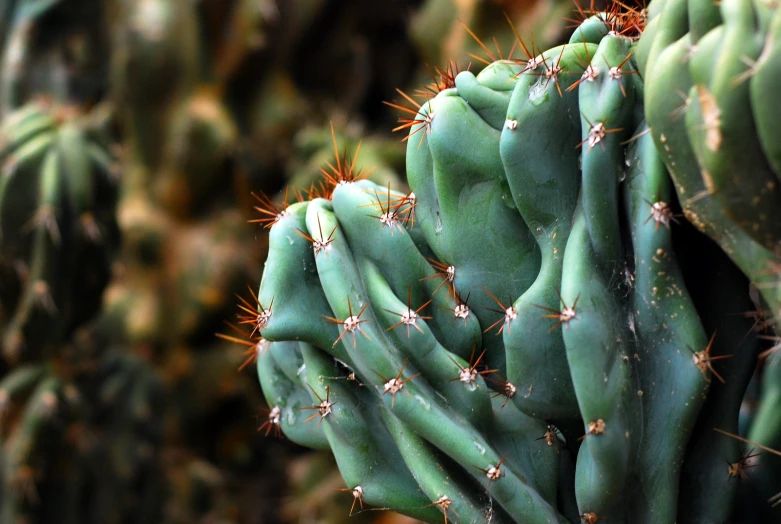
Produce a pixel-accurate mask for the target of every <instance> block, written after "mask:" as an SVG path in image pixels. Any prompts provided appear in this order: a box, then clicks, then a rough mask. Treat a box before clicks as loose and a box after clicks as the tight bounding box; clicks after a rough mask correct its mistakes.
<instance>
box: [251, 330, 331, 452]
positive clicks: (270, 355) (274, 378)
mask: <svg viewBox="0 0 781 524" xmlns="http://www.w3.org/2000/svg"><path fill="white" fill-rule="evenodd" d="M291 355H292V357H293V358H294V359H297V360H299V361H300V363H301V364H303V360H302V357H301V351H300V350H299V348H298V342H274V343H272V344H271V346H270V347H269V349H268V351H266V352H265V353H263V354H262V355H260V356H259V357H258V360H257V372H258V379H259V381H260V387H261V388H262V390H263V396H264V397H265V399H266V402H267V403H268V405H269V407H270V408H271V410H272V412H270V413H269V417H268V420H265V421H263V422H262V423H261V425H260V426H259V429H258V431H261V430H260V428H264V431H265V430H266V429H269V430H271V431H274V432H276V429H277V428H278V429H279V430H280V431H281V432H282V433H283V434H284V435H285V436H286V437H287V438H289V439H290V440H291V441H292V442H295V443H296V444H299V445H301V446H306V447H310V448H312V449H330V445H329V443H328V440H327V439H326V436H325V433H323V428H322V426H318V425H317V424H304V420H306V419H307V418H308V417H309V413H308V412H306V411H303V410H302V408H305V407H307V406H309V405H310V404H311V401H310V393H309V391H308V389H307V387H306V386H305V385H304V382H303V380H302V378H301V376H300V375H298V373H297V370H293V375H292V376H291V375H290V373H289V372H290V369H287V370H286V369H285V366H283V365H280V364H279V363H278V362H277V358H279V359H281V360H282V361H283V362H286V361H287V362H289V361H290V357H291ZM298 369H300V365H299V368H298ZM285 371H288V373H286V372H285ZM275 409H276V410H278V412H277V411H273V410H275ZM272 414H273V416H271V415H272ZM271 431H269V433H270V432H271Z"/></svg>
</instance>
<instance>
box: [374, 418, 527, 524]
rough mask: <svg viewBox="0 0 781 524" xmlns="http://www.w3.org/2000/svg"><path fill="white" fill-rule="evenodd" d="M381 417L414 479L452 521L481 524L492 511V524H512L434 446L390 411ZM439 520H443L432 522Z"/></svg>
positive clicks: (478, 487)
mask: <svg viewBox="0 0 781 524" xmlns="http://www.w3.org/2000/svg"><path fill="white" fill-rule="evenodd" d="M380 414H381V416H382V420H383V422H384V423H385V425H386V426H387V427H388V430H389V431H390V433H391V435H392V436H393V438H394V440H395V441H396V445H397V446H398V448H399V451H400V452H401V454H402V456H403V457H404V461H405V462H406V463H407V466H408V467H409V469H410V471H411V472H412V474H413V475H414V477H415V480H416V481H417V482H418V484H420V487H421V489H422V490H423V491H424V492H425V493H426V495H427V496H428V497H429V499H431V500H432V501H433V503H435V502H438V501H439V502H440V504H439V505H436V504H435V506H436V507H437V508H439V510H440V511H442V512H443V513H445V514H447V515H448V516H449V521H454V522H460V521H462V520H463V521H465V522H482V521H484V520H485V519H486V518H487V515H486V512H487V510H488V509H491V510H492V519H491V521H492V522H494V521H495V522H497V523H502V522H513V520H512V519H511V518H510V517H509V516H507V515H506V514H505V513H504V511H503V510H502V508H501V506H494V507H492V506H491V505H490V499H488V501H486V500H484V498H483V497H480V496H478V494H479V493H480V492H481V491H482V488H481V487H480V486H479V485H477V484H476V483H475V481H474V479H473V478H471V477H469V476H468V475H466V474H465V472H464V471H463V469H461V468H459V467H458V466H457V465H454V464H453V463H452V461H451V460H450V459H449V458H448V457H447V456H446V455H444V454H442V453H441V452H439V451H438V450H437V449H436V448H433V447H431V445H430V444H429V443H428V442H426V441H425V440H423V439H421V438H420V437H419V436H418V435H416V434H415V432H414V431H411V430H410V429H409V428H408V427H407V426H406V425H404V423H403V422H401V420H399V419H398V417H396V416H395V415H393V413H391V412H390V411H389V410H386V409H383V410H382V411H381V413H380ZM442 497H447V499H445V500H443V499H442ZM444 506H447V508H445V507H444ZM440 520H441V517H439V518H437V519H435V520H433V521H432V522H440Z"/></svg>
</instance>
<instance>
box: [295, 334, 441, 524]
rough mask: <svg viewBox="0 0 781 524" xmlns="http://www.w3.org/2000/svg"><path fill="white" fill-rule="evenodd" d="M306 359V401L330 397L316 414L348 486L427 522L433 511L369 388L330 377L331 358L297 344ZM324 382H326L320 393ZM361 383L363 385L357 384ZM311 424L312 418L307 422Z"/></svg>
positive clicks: (372, 501)
mask: <svg viewBox="0 0 781 524" xmlns="http://www.w3.org/2000/svg"><path fill="white" fill-rule="evenodd" d="M301 352H302V355H303V358H304V361H305V362H306V368H305V375H306V382H307V384H308V385H309V387H311V388H312V389H311V390H310V395H311V399H312V402H313V403H314V404H315V405H319V404H320V403H321V402H322V400H321V399H326V398H327V399H328V400H329V401H330V402H334V405H333V407H332V408H331V410H332V411H331V413H330V414H328V415H326V416H324V417H321V416H320V414H318V412H317V411H310V412H309V413H311V414H317V417H315V418H317V419H318V420H319V421H321V422H322V427H323V431H324V432H325V434H326V436H327V437H328V442H329V444H330V445H331V451H332V452H333V453H334V457H335V458H336V463H337V465H338V466H339V471H340V472H341V474H342V477H343V478H344V481H345V482H346V483H347V486H348V488H351V489H352V488H355V487H356V486H360V487H361V489H362V491H363V494H362V499H363V501H364V502H366V503H368V504H371V505H375V506H380V507H385V506H386V505H390V507H392V508H394V509H395V510H396V511H399V512H401V513H404V514H406V515H410V516H413V517H415V518H422V519H425V520H428V521H429V522H433V521H434V519H435V518H436V515H437V511H436V509H435V508H432V507H427V506H428V503H429V500H428V498H427V497H426V496H425V495H424V494H423V493H421V492H420V489H419V488H418V485H417V482H416V481H415V480H414V478H413V476H412V474H411V473H410V472H409V470H408V469H407V466H406V464H405V462H404V460H403V458H402V456H401V454H400V453H399V451H398V448H397V447H396V445H395V443H394V441H393V439H392V437H391V435H390V434H389V433H388V430H387V429H386V428H385V425H384V424H383V423H382V422H381V419H380V413H379V412H380V411H381V410H378V409H377V408H376V405H375V404H374V402H375V400H374V399H372V398H371V397H372V394H371V393H370V392H369V391H366V392H365V394H361V392H360V391H357V390H356V388H358V386H357V385H355V384H354V383H353V382H351V381H349V382H348V381H345V380H339V379H338V378H337V379H333V378H331V377H333V376H336V375H338V374H339V371H338V370H337V369H336V367H335V366H334V365H333V360H332V359H331V358H330V357H329V356H328V355H327V354H326V353H325V352H323V351H320V350H318V349H317V348H314V347H312V346H310V345H309V344H305V343H304V344H301ZM325 387H328V393H327V394H326V390H325ZM362 389H363V388H362ZM308 424H314V420H313V421H310V422H308Z"/></svg>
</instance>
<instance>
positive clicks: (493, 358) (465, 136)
mask: <svg viewBox="0 0 781 524" xmlns="http://www.w3.org/2000/svg"><path fill="white" fill-rule="evenodd" d="M427 107H428V108H430V109H429V111H431V112H433V114H434V118H433V121H432V123H431V131H430V132H429V133H428V135H427V136H426V139H425V140H424V142H423V144H422V145H423V147H422V148H421V149H428V151H423V152H419V151H418V150H417V146H416V145H415V144H409V145H408V148H407V172H408V177H409V183H410V187H411V188H412V190H413V191H414V192H415V195H416V196H417V202H418V204H417V207H416V210H417V216H418V217H419V223H420V225H421V228H422V230H423V233H424V235H425V237H426V239H427V241H428V244H429V246H431V249H432V251H433V252H434V253H435V254H436V255H437V257H438V258H439V259H440V260H442V261H447V262H448V263H449V264H452V265H453V266H454V267H455V271H456V273H455V282H454V284H455V289H456V291H457V292H458V293H459V294H460V295H461V296H462V297H466V296H467V295H469V296H470V306H471V307H472V309H473V311H474V312H475V314H476V315H477V317H478V318H479V319H480V324H481V326H482V327H483V329H484V330H485V329H487V328H489V327H490V326H492V325H493V324H494V323H495V322H496V321H497V318H496V313H494V312H492V311H490V310H491V309H496V303H495V302H494V300H493V299H492V298H491V297H490V295H489V294H487V293H485V292H484V291H483V289H487V290H488V291H489V292H491V293H495V294H500V295H501V296H499V300H500V301H502V302H503V303H505V304H507V305H508V306H509V305H510V304H511V303H512V301H513V300H515V298H517V297H518V296H520V295H521V293H522V292H523V291H525V290H526V289H527V288H528V287H529V285H531V283H532V281H533V280H534V277H535V275H536V274H537V272H538V271H539V263H540V255H539V250H538V249H537V245H536V242H534V240H533V237H532V236H531V234H530V232H529V230H528V227H526V225H525V224H524V223H523V220H522V219H521V217H520V216H519V214H518V212H517V210H516V209H515V204H514V202H513V201H512V197H511V195H510V193H509V188H508V186H507V181H506V179H505V177H504V169H503V167H502V164H501V158H500V156H499V138H500V133H499V131H497V130H496V129H494V128H492V127H491V126H490V125H488V123H487V122H485V121H484V120H482V119H481V118H480V116H479V115H478V114H477V113H476V112H475V111H474V110H472V109H471V107H469V105H468V104H467V103H466V102H465V101H464V100H463V99H462V98H460V97H459V96H457V94H455V93H453V92H452V91H446V92H442V93H440V94H439V95H438V96H437V97H436V98H434V99H432V100H431V101H429V102H428V103H427ZM426 146H427V147H426ZM429 158H430V160H429ZM424 170H425V171H424ZM500 290H501V291H500ZM484 346H485V347H488V353H487V355H486V362H487V363H488V365H489V366H490V367H491V368H497V369H500V370H501V373H502V374H504V347H503V344H502V342H501V339H500V338H498V337H496V336H495V335H488V336H485V337H484Z"/></svg>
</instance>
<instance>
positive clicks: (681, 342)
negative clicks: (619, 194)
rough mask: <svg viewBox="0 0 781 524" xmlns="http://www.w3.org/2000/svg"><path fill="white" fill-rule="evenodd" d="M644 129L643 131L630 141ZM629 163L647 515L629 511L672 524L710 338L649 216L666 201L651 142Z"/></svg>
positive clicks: (665, 234) (661, 231)
mask: <svg viewBox="0 0 781 524" xmlns="http://www.w3.org/2000/svg"><path fill="white" fill-rule="evenodd" d="M646 129H647V127H646V126H645V125H642V126H641V127H640V128H639V129H638V130H637V131H636V132H635V135H636V136H640V135H641V134H642V133H643V132H644V131H645V130H646ZM627 159H628V163H630V164H631V165H630V168H629V175H628V178H627V181H626V186H625V189H626V191H625V197H626V201H627V203H626V209H627V213H628V215H629V221H630V224H631V236H632V244H633V248H634V274H635V277H634V287H635V289H634V294H633V307H632V313H631V314H632V315H633V317H632V324H633V326H634V329H633V335H634V336H635V337H636V340H637V349H638V355H639V358H638V359H637V361H636V362H635V365H636V366H637V369H638V373H639V377H640V381H639V384H638V387H639V388H640V389H639V390H638V392H637V393H636V394H637V395H638V396H640V399H641V401H642V406H643V409H642V421H641V423H642V430H641V432H640V434H639V435H637V436H636V438H638V439H640V440H641V443H640V445H639V447H638V450H639V451H638V458H637V470H638V474H639V475H640V482H641V484H642V489H643V498H644V500H646V501H647V506H646V507H642V505H640V506H641V507H640V508H636V509H635V511H636V512H637V514H638V517H637V518H639V519H640V521H643V522H672V521H675V516H676V507H677V499H678V478H679V476H680V466H681V463H682V462H683V458H684V451H685V448H686V443H687V442H688V441H689V438H690V436H691V432H692V429H693V426H694V423H695V421H696V420H697V415H698V413H699V411H700V407H701V406H702V403H703V401H704V400H705V397H706V393H707V383H706V381H710V380H711V378H710V377H711V375H712V374H711V372H710V371H709V370H707V369H706V370H705V371H702V370H701V369H698V367H697V365H696V364H695V362H694V361H693V354H694V353H695V352H701V351H702V350H704V349H705V348H706V346H707V344H708V338H707V337H706V334H705V332H704V330H703V328H702V325H701V323H700V319H699V316H698V314H697V311H696V309H695V308H694V304H693V303H692V300H691V298H690V296H689V293H688V290H687V289H686V284H685V283H684V280H683V278H682V275H681V270H680V267H679V263H678V260H677V258H676V255H675V251H674V249H673V244H672V232H671V228H672V227H673V226H674V225H675V224H669V223H668V224H666V225H665V224H664V223H663V222H659V221H657V220H656V215H652V214H651V212H652V209H653V207H652V206H654V205H662V203H663V204H664V205H668V206H669V204H667V203H668V202H670V201H671V200H670V199H671V196H672V195H671V192H672V188H671V184H670V181H669V176H668V174H667V170H666V169H665V167H664V163H663V162H662V160H661V157H660V156H659V154H658V153H657V152H656V148H655V146H654V143H653V138H652V137H651V136H650V135H649V134H648V133H645V134H642V136H640V138H638V139H637V140H636V141H635V142H634V143H633V144H632V146H631V147H630V149H629V151H628V155H627ZM669 213H672V211H671V210H669ZM660 218H662V217H660ZM667 226H670V227H667ZM698 354H699V353H698ZM714 357H715V355H714ZM633 361H634V359H633ZM714 366H715V367H714V369H715V368H719V369H720V368H721V366H718V364H715V365H714ZM680 399H687V401H686V402H681V401H680ZM661 457H664V458H663V459H662V458H661Z"/></svg>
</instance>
